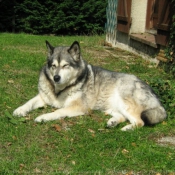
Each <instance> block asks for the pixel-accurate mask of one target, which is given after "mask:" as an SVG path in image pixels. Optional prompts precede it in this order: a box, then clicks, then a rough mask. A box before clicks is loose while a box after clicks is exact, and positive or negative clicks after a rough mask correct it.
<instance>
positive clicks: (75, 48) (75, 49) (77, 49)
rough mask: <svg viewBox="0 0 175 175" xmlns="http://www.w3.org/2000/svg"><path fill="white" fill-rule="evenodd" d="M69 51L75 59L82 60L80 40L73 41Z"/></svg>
mask: <svg viewBox="0 0 175 175" xmlns="http://www.w3.org/2000/svg"><path fill="white" fill-rule="evenodd" d="M68 52H69V53H70V54H71V56H72V57H73V59H74V60H75V61H79V60H80V45H79V43H78V41H74V42H73V44H72V45H71V46H70V48H69V50H68Z"/></svg>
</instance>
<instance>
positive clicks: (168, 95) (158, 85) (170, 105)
mask: <svg viewBox="0 0 175 175" xmlns="http://www.w3.org/2000/svg"><path fill="white" fill-rule="evenodd" d="M149 83H150V86H151V87H152V88H153V90H154V92H155V93H156V94H157V96H158V97H159V98H160V100H161V102H162V104H163V106H164V107H165V109H166V111H167V114H168V116H169V117H170V118H175V83H174V82H173V83H172V81H169V80H163V79H160V78H154V79H150V80H149Z"/></svg>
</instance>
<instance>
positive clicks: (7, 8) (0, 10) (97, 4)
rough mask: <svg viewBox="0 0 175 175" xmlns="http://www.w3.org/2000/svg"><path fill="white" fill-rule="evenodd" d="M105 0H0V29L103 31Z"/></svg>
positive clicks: (48, 31) (66, 32)
mask: <svg viewBox="0 0 175 175" xmlns="http://www.w3.org/2000/svg"><path fill="white" fill-rule="evenodd" d="M106 5H107V0H105V1H104V0H86V1H85V0H82V1H76V0H64V1H63V0H47V1H42V0H33V1H30V0H13V1H10V0H0V31H9V32H11V31H16V32H26V33H32V34H51V33H52V34H57V35H60V34H66V35H71V34H92V33H102V32H104V24H105V20H106V12H105V11H106Z"/></svg>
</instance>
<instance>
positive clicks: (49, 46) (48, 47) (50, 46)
mask: <svg viewBox="0 0 175 175" xmlns="http://www.w3.org/2000/svg"><path fill="white" fill-rule="evenodd" d="M46 46H47V49H48V55H49V56H50V55H52V54H53V50H54V47H53V46H52V45H51V44H50V43H49V42H48V41H47V40H46Z"/></svg>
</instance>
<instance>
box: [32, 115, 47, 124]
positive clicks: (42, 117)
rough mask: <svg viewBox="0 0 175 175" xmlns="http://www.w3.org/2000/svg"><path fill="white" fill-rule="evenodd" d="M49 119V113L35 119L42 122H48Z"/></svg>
mask: <svg viewBox="0 0 175 175" xmlns="http://www.w3.org/2000/svg"><path fill="white" fill-rule="evenodd" d="M47 121H49V116H48V115H47V114H43V115H40V116H39V117H37V118H36V119H35V122H37V123H40V122H47Z"/></svg>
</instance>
